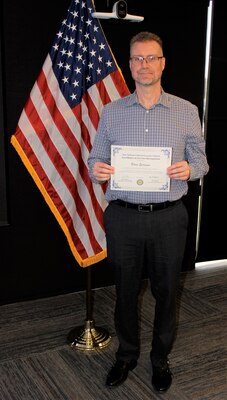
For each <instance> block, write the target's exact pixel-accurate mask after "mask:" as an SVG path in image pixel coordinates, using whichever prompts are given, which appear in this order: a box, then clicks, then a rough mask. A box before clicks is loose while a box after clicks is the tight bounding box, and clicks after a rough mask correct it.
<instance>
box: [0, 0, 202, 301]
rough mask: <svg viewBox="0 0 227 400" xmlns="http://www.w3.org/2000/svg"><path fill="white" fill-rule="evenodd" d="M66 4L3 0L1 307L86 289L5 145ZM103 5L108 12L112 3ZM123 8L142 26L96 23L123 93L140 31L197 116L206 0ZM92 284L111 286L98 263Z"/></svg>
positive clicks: (188, 260) (193, 191)
mask: <svg viewBox="0 0 227 400" xmlns="http://www.w3.org/2000/svg"><path fill="white" fill-rule="evenodd" d="M69 3H70V1H66V0H56V1H55V2H54V3H52V2H47V1H44V0H41V1H39V3H38V7H37V6H36V5H35V3H34V2H31V1H29V0H21V1H20V2H8V1H6V0H4V1H3V7H4V9H3V17H2V18H3V21H2V22H3V23H2V24H1V35H2V39H3V40H2V46H3V49H2V68H3V84H4V85H3V86H4V116H5V134H6V138H5V139H6V161H7V190H8V219H9V225H8V226H4V227H0V243H1V244H0V246H1V255H0V257H1V269H0V296H1V299H0V301H1V302H2V303H6V302H12V301H19V300H22V299H29V298H36V297H44V296H50V295H55V294H58V293H67V292H72V291H78V290H83V289H85V288H86V279H87V271H86V269H82V268H81V267H79V266H78V265H77V263H76V261H75V259H74V258H73V256H72V254H71V251H70V249H69V246H68V243H67V240H66V238H65V236H64V234H63V232H62V231H61V229H60V227H59V225H58V223H57V222H56V220H55V218H54V216H53V215H52V213H51V211H50V210H49V208H48V206H47V205H46V203H45V201H44V199H43V197H42V196H41V194H40V192H39V190H38V189H37V187H36V185H35V183H34V182H33V180H32V178H31V177H30V175H29V174H28V172H27V170H26V169H25V167H24V165H23V164H22V162H21V160H20V159H19V156H18V155H17V153H16V152H15V150H14V148H13V147H12V146H11V144H10V137H11V135H12V134H13V133H14V131H15V128H16V124H17V122H18V119H19V117H20V114H21V111H22V109H23V107H24V105H25V102H26V100H27V97H28V95H29V93H30V90H31V88H32V86H33V84H34V82H35V80H36V78H37V75H38V73H39V71H40V69H41V67H42V64H43V62H44V60H45V58H46V55H47V53H48V51H49V50H50V47H51V45H52V41H53V39H54V36H55V34H56V32H57V31H58V28H59V26H60V23H61V21H62V19H63V18H64V17H65V14H66V11H67V7H68V5H69ZM105 3H106V2H105V1H101V0H100V1H97V0H96V1H95V5H96V10H97V11H107V5H105ZM109 3H110V7H112V4H113V3H114V2H113V1H112V2H111V1H110V2H109ZM127 3H128V12H129V13H131V14H137V15H144V16H145V20H144V21H143V22H142V23H130V22H126V21H124V22H123V21H104V20H103V21H102V26H103V30H104V33H105V35H106V37H107V40H108V42H109V44H110V47H111V49H112V51H113V54H114V56H115V58H116V60H117V62H118V64H119V67H120V68H121V69H122V72H123V74H124V77H125V79H126V82H127V84H128V86H129V89H130V90H131V91H132V90H134V85H133V82H132V80H131V77H130V73H129V69H128V48H129V40H130V38H131V36H132V35H134V34H136V33H137V32H139V31H141V30H150V31H153V32H156V33H158V34H159V35H160V36H162V38H163V40H164V44H165V48H164V50H165V55H166V57H167V66H166V70H165V72H164V76H163V87H164V89H165V90H166V91H170V92H172V93H173V94H176V95H179V96H182V97H184V98H186V99H188V100H190V101H192V102H193V103H195V104H196V105H197V106H198V107H199V109H200V111H201V110H202V104H203V71H204V56H205V36H206V12H207V1H184V2H179V1H171V2H170V3H167V4H166V2H164V1H163V2H162V1H159V2H154V4H152V7H151V2H150V1H149V2H148V1H147V0H140V1H139V2H135V1H132V0H131V1H129V0H128V2H127ZM156 3H158V4H156ZM103 4H104V7H103ZM197 192H198V183H197V182H196V183H194V184H192V185H191V187H190V190H189V196H188V198H187V199H186V203H187V202H188V203H189V204H192V203H193V206H189V212H190V214H191V227H190V234H189V235H191V236H190V237H189V240H188V246H187V249H186V257H185V261H184V266H185V269H188V268H190V267H192V266H193V264H194V254H195V243H194V240H195V214H196V212H197V203H198V195H197ZM92 282H93V287H99V286H104V285H108V284H112V282H113V279H112V276H111V274H110V272H109V270H108V267H107V263H106V260H104V261H102V262H100V263H98V264H96V265H94V266H93V267H92Z"/></svg>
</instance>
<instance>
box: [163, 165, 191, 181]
mask: <svg viewBox="0 0 227 400" xmlns="http://www.w3.org/2000/svg"><path fill="white" fill-rule="evenodd" d="M167 175H168V176H169V177H170V179H178V180H180V181H187V180H188V179H189V178H190V166H189V164H188V163H187V161H178V162H176V163H175V164H172V165H171V166H170V167H168V168H167Z"/></svg>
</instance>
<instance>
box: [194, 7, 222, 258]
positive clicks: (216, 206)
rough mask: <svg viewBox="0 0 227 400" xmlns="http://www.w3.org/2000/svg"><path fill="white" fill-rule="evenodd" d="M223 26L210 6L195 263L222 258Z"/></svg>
mask: <svg viewBox="0 0 227 400" xmlns="http://www.w3.org/2000/svg"><path fill="white" fill-rule="evenodd" d="M226 41H227V24H226V21H225V20H224V15H223V6H222V4H221V2H218V1H216V2H215V7H214V21H213V42H212V53H211V74H210V90H209V92H210V94H209V109H208V124H207V128H208V129H207V156H208V160H209V164H210V172H209V174H208V175H207V176H206V178H205V180H204V196H203V198H204V201H203V207H202V223H201V234H200V245H199V253H198V261H206V260H216V259H222V258H223V259H226V258H227V245H226V226H227V212H226V204H227V185H226V171H227V167H226V149H227V112H226V99H225V97H226V90H227V74H226V71H227V52H226V49H225V43H226Z"/></svg>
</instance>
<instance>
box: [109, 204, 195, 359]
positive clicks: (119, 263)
mask: <svg viewBox="0 0 227 400" xmlns="http://www.w3.org/2000/svg"><path fill="white" fill-rule="evenodd" d="M104 224H105V230H106V237H107V256H108V261H109V263H110V265H111V267H112V268H113V271H114V276H115V285H116V308H115V329H116V333H117V337H118V340H119V348H118V350H117V353H116V358H117V359H119V360H124V361H130V360H135V359H138V357H139V354H140V340H139V324H138V296H139V293H140V289H141V283H142V277H143V271H144V269H143V268H144V265H145V266H146V268H147V273H148V277H149V280H150V285H151V292H152V295H153V296H154V298H155V313H154V315H150V318H151V321H152V322H153V334H152V338H151V354H150V356H151V361H152V363H153V364H154V365H157V366H158V365H160V364H161V362H162V360H165V359H166V357H167V356H168V354H169V353H170V351H171V348H172V345H173V342H174V339H175V331H176V292H177V288H178V284H179V277H180V270H181V264H182V259H183V255H184V248H185V242H186V235H187V225H188V214H187V211H186V208H185V206H184V204H183V203H182V202H179V203H177V204H176V205H173V206H170V207H168V208H166V209H163V210H158V211H152V212H139V211H137V210H134V209H129V208H124V207H121V206H119V205H116V204H115V203H110V204H109V205H108V207H107V208H106V210H105V213H104Z"/></svg>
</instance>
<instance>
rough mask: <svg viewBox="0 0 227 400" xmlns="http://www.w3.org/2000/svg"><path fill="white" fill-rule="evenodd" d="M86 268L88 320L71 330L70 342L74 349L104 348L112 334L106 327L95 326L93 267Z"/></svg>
mask: <svg viewBox="0 0 227 400" xmlns="http://www.w3.org/2000/svg"><path fill="white" fill-rule="evenodd" d="M86 270H87V289H86V308H87V315H86V320H85V324H84V326H78V327H76V328H74V329H72V330H71V331H70V332H69V334H68V342H69V344H70V346H71V347H72V348H73V349H78V350H95V349H102V348H104V347H106V346H107V345H108V344H109V342H110V339H111V336H110V335H109V333H108V332H107V330H106V329H104V328H97V327H95V324H94V320H93V318H92V293H91V292H92V291H91V267H87V268H86Z"/></svg>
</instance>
